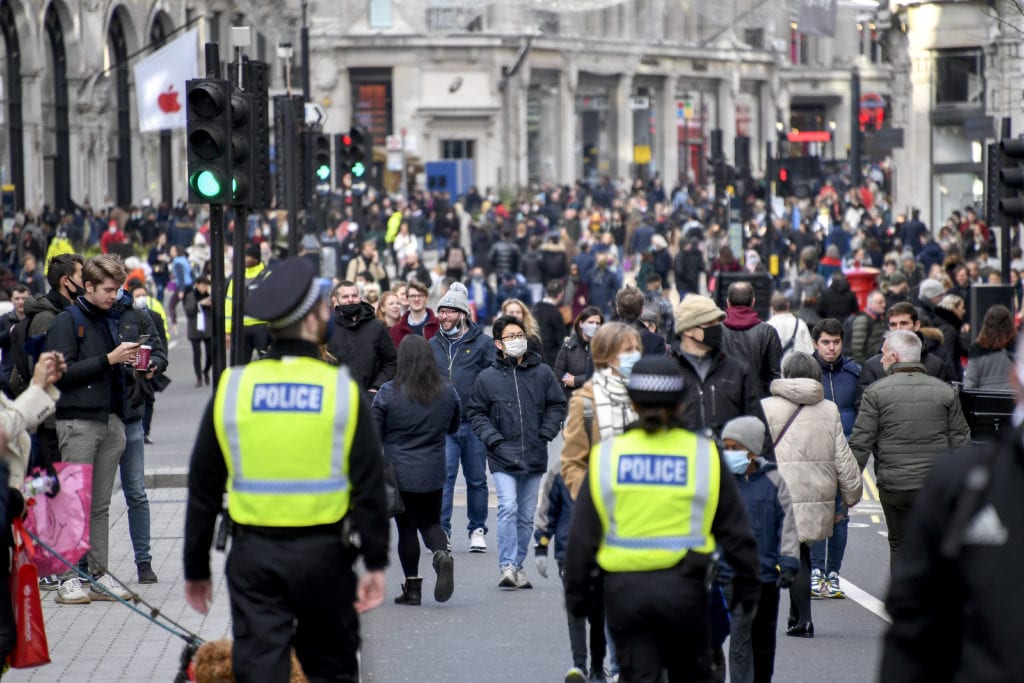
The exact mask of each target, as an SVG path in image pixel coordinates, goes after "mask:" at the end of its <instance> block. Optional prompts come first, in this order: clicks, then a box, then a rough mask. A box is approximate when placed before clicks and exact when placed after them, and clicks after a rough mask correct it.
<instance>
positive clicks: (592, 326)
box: [580, 323, 601, 339]
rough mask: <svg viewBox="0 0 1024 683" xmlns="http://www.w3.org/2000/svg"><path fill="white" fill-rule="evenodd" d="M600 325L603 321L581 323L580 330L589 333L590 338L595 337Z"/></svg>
mask: <svg viewBox="0 0 1024 683" xmlns="http://www.w3.org/2000/svg"><path fill="white" fill-rule="evenodd" d="M599 327H601V323H580V332H582V333H583V334H585V335H587V338H588V339H593V338H594V335H595V334H597V328H599Z"/></svg>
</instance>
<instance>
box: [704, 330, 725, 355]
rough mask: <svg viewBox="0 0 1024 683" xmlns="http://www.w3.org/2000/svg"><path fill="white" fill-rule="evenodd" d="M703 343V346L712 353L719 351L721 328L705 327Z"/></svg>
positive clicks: (720, 346)
mask: <svg viewBox="0 0 1024 683" xmlns="http://www.w3.org/2000/svg"><path fill="white" fill-rule="evenodd" d="M703 343H704V346H707V347H708V348H710V349H711V350H712V351H718V350H720V349H721V348H722V326H721V325H714V326H712V327H705V328H704V342H703Z"/></svg>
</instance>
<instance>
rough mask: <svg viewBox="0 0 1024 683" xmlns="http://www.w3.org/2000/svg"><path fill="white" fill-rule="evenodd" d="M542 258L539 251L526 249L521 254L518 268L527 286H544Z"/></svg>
mask: <svg viewBox="0 0 1024 683" xmlns="http://www.w3.org/2000/svg"><path fill="white" fill-rule="evenodd" d="M543 262H544V256H543V255H542V254H541V253H540V250H539V249H528V250H527V252H526V253H525V254H523V258H522V260H521V261H520V262H519V267H520V269H521V271H522V273H523V277H525V278H526V282H527V284H544V283H545V280H544V263H543Z"/></svg>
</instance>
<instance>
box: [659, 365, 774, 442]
mask: <svg viewBox="0 0 1024 683" xmlns="http://www.w3.org/2000/svg"><path fill="white" fill-rule="evenodd" d="M672 351H673V354H674V355H675V357H676V360H677V361H679V366H680V367H681V368H682V369H683V374H684V375H685V379H684V381H683V412H682V416H681V419H682V424H683V428H684V429H689V430H690V431H692V432H697V433H698V434H699V433H704V432H705V431H706V430H711V431H712V432H713V433H714V434H715V435H720V434H721V433H722V427H724V426H725V423H726V422H728V421H729V420H731V419H733V418H734V417H740V416H742V415H753V416H754V417H758V418H762V419H763V417H764V414H763V413H762V412H761V403H760V398H761V397H760V395H759V394H758V390H757V382H755V381H754V376H753V374H752V373H751V372H750V366H749V365H747V363H746V361H744V360H742V359H739V358H733V357H731V356H729V355H726V354H725V353H721V352H720V353H717V354H715V355H714V357H713V358H712V360H711V368H710V369H709V370H708V374H707V375H706V377H705V379H704V381H703V382H702V381H701V379H700V375H699V374H698V373H697V370H696V368H694V366H693V365H692V364H691V361H690V359H689V358H687V357H686V355H684V354H683V353H682V350H681V349H680V348H679V346H678V345H677V346H675V347H674V348H673V350H672ZM765 442H766V443H768V444H770V443H771V442H770V440H769V439H767V438H766V439H765ZM763 452H764V450H762V453H763ZM769 459H770V458H769Z"/></svg>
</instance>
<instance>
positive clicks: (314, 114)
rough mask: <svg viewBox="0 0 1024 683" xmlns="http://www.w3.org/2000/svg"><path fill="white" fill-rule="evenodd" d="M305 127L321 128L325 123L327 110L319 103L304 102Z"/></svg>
mask: <svg viewBox="0 0 1024 683" xmlns="http://www.w3.org/2000/svg"><path fill="white" fill-rule="evenodd" d="M305 112H306V125H307V126H322V125H324V122H326V121H327V110H326V109H324V108H323V107H322V106H321V105H320V103H319V102H306V107H305Z"/></svg>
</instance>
